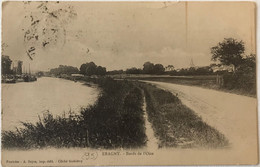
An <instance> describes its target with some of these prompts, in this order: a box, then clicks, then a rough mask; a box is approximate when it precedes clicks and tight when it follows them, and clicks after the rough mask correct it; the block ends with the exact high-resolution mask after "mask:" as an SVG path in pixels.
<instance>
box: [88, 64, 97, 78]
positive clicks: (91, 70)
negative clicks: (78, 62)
mask: <svg viewBox="0 0 260 167" xmlns="http://www.w3.org/2000/svg"><path fill="white" fill-rule="evenodd" d="M86 65H87V67H86V75H88V76H91V75H95V74H96V68H97V65H96V64H95V63H94V62H90V63H86Z"/></svg>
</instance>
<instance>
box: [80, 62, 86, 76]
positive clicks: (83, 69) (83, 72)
mask: <svg viewBox="0 0 260 167" xmlns="http://www.w3.org/2000/svg"><path fill="white" fill-rule="evenodd" d="M86 68H87V64H82V65H81V66H80V68H79V72H80V74H83V75H86Z"/></svg>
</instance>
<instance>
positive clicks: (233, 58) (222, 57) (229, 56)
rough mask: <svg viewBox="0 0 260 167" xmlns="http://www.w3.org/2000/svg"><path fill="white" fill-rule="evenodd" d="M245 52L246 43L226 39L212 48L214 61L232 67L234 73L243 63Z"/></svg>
mask: <svg viewBox="0 0 260 167" xmlns="http://www.w3.org/2000/svg"><path fill="white" fill-rule="evenodd" d="M244 52H245V46H244V42H243V41H237V40H236V39H233V38H225V39H224V40H223V41H222V42H220V43H219V44H218V45H217V46H214V47H212V48H211V54H212V60H213V61H217V60H219V61H220V62H221V63H222V64H224V65H232V66H233V71H234V73H235V72H236V70H237V68H238V67H239V65H241V64H242V62H243V57H242V55H243V54H244Z"/></svg>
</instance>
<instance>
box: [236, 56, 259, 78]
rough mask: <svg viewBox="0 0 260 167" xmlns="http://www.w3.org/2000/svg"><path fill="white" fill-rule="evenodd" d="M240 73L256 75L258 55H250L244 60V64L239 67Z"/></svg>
mask: <svg viewBox="0 0 260 167" xmlns="http://www.w3.org/2000/svg"><path fill="white" fill-rule="evenodd" d="M238 71H239V72H241V73H246V74H253V75H255V73H256V55H255V54H250V55H248V56H246V57H245V58H244V59H243V62H242V64H241V65H240V66H239V68H238Z"/></svg>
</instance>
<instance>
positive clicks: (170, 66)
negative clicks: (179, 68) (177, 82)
mask: <svg viewBox="0 0 260 167" xmlns="http://www.w3.org/2000/svg"><path fill="white" fill-rule="evenodd" d="M165 69H166V70H168V71H173V70H174V66H173V65H168V66H166V67H165Z"/></svg>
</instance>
